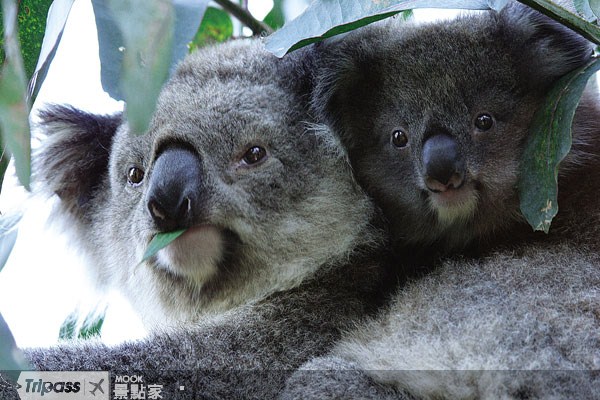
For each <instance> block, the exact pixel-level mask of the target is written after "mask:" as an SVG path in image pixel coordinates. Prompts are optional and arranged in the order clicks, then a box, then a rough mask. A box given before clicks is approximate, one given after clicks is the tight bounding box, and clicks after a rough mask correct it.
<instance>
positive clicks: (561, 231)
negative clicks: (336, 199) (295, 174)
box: [284, 4, 600, 399]
mask: <svg viewBox="0 0 600 400" xmlns="http://www.w3.org/2000/svg"><path fill="white" fill-rule="evenodd" d="M319 51H321V52H322V54H323V57H322V68H324V69H322V70H321V72H320V74H321V75H320V76H319V77H318V78H317V90H316V92H315V93H316V97H315V98H314V100H313V104H314V105H315V107H316V110H317V112H318V113H321V115H322V118H324V119H325V120H327V121H329V123H330V124H331V126H333V127H334V128H335V130H336V132H337V133H338V134H339V135H340V137H341V139H342V141H343V142H344V144H345V145H346V146H347V147H348V151H349V155H350V160H351V163H352V165H353V168H354V171H355V173H356V175H357V178H358V180H359V181H360V182H361V184H362V185H363V186H364V187H365V189H366V190H367V191H368V192H369V193H370V194H371V195H372V196H373V198H374V199H375V200H376V202H378V203H379V204H380V205H381V206H382V207H383V209H384V212H385V214H386V216H387V218H388V220H389V221H390V223H391V225H392V226H391V231H392V234H394V235H395V238H394V240H395V243H396V246H397V247H398V248H399V250H400V251H399V253H400V254H401V255H402V257H403V256H404V255H406V254H410V252H421V254H422V253H425V254H426V255H427V254H431V253H436V254H438V255H441V256H443V257H446V258H445V259H444V258H442V257H438V258H437V259H436V258H434V261H433V263H432V267H433V268H432V271H431V272H430V273H429V274H427V275H425V276H421V277H420V278H419V279H414V280H409V281H408V283H407V284H406V285H404V286H402V287H400V288H399V290H398V292H397V294H396V296H395V297H394V299H393V301H392V302H391V304H390V305H389V307H387V308H385V309H383V310H382V312H381V313H380V315H379V316H378V317H377V318H375V319H373V320H372V321H371V322H369V323H367V324H364V325H361V326H359V327H357V328H356V329H355V330H354V332H352V333H349V334H347V335H346V336H345V338H344V339H343V340H341V341H340V342H339V343H338V344H337V345H336V347H335V349H334V350H333V352H332V354H331V355H330V356H329V357H324V358H318V359H316V360H313V361H312V362H310V363H308V364H307V365H305V366H304V367H303V369H302V370H300V371H298V373H296V375H295V376H294V378H292V379H291V380H290V381H288V387H287V391H286V395H285V396H284V397H285V398H302V399H306V398H323V397H328V398H340V397H344V396H346V393H348V391H349V390H352V393H353V396H356V398H373V399H375V398H377V399H382V398H411V399H412V398H424V399H440V398H450V399H454V398H461V399H475V398H484V399H487V398H581V399H583V398H585V399H587V398H590V399H591V398H596V397H597V396H598V393H600V376H599V375H598V373H597V372H598V368H599V367H600V336H599V335H598V333H599V332H600V323H599V319H598V316H599V315H600V291H598V287H599V285H600V257H599V255H600V239H599V238H600V229H599V227H600V212H599V211H598V210H600V203H599V201H598V195H597V193H595V190H594V188H596V187H598V183H600V158H599V156H598V154H599V152H600V102H599V101H598V95H597V89H596V88H590V89H589V90H587V92H586V93H585V94H584V97H583V98H582V99H581V102H580V103H579V106H578V108H577V111H576V115H575V119H574V123H573V127H572V133H573V147H572V150H571V153H570V154H569V155H568V157H567V158H566V159H565V160H564V161H563V162H562V163H561V165H560V174H559V204H560V211H559V213H558V216H557V218H556V219H555V221H554V222H553V224H552V228H551V230H550V234H549V235H544V234H540V233H538V234H534V233H533V232H531V228H530V227H529V226H528V225H527V224H526V223H525V222H524V220H523V219H522V217H521V216H520V213H519V205H518V204H519V203H518V191H517V181H518V171H519V162H520V158H521V155H522V153H523V148H524V146H525V143H526V141H527V138H528V136H529V133H530V124H531V121H532V117H533V115H534V112H535V111H536V109H537V108H538V107H539V106H540V104H541V103H542V101H543V100H544V98H545V96H546V94H547V93H548V91H549V89H550V87H552V85H553V84H554V83H556V82H557V81H558V80H559V79H561V78H562V77H563V76H564V75H565V74H568V73H569V72H570V71H573V70H575V69H577V68H578V67H582V66H583V65H585V64H586V63H588V62H590V61H591V56H592V50H591V45H590V43H588V42H587V41H586V40H584V39H583V38H582V37H580V36H578V35H577V34H575V33H573V32H572V31H570V30H569V29H567V28H565V27H564V26H562V25H560V24H558V23H556V22H554V21H552V20H550V19H548V18H546V17H544V16H542V15H541V14H539V13H537V12H535V11H533V10H531V9H529V8H527V7H524V6H521V5H518V4H509V5H508V6H507V7H506V8H504V9H503V10H502V11H501V12H499V13H496V12H486V13H483V14H478V15H471V16H464V17H461V18H458V19H455V20H452V21H444V22H439V23H433V24H423V25H413V24H408V23H402V22H398V21H391V22H384V23H381V24H376V25H374V26H370V27H366V28H364V29H361V30H358V31H355V32H352V33H350V34H348V35H347V36H346V37H344V38H343V39H341V40H340V39H337V40H334V41H330V42H329V43H324V44H323V45H322V46H321V48H320V49H319ZM469 245H474V246H475V247H478V246H479V247H480V249H484V248H486V251H481V252H480V254H479V258H470V257H467V256H462V257H459V256H449V255H452V254H455V253H456V252H457V251H459V250H461V249H463V248H465V247H466V246H469ZM402 257H400V259H399V261H398V262H399V263H401V264H402V263H405V262H406V259H405V258H402ZM417 258H418V257H417ZM411 261H412V260H411ZM419 262H420V260H417V263H419ZM418 266H420V265H416V266H412V267H418ZM328 369H336V371H327V372H323V371H324V370H328Z"/></svg>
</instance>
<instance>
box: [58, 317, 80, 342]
mask: <svg viewBox="0 0 600 400" xmlns="http://www.w3.org/2000/svg"><path fill="white" fill-rule="evenodd" d="M78 319H79V312H78V311H73V312H72V313H71V314H69V315H68V316H67V318H65V320H64V321H63V323H62V325H61V326H60V329H59V331H58V338H59V339H60V340H72V339H75V331H76V329H77V321H78Z"/></svg>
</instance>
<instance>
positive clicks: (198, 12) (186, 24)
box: [92, 0, 209, 100]
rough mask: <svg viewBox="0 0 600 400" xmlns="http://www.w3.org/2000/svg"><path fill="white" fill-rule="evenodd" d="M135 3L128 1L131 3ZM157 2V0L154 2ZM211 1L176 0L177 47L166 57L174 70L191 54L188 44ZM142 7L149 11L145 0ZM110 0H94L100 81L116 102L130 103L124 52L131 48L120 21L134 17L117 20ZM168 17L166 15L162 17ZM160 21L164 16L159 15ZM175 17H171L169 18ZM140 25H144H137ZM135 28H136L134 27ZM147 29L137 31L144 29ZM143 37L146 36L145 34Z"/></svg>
mask: <svg viewBox="0 0 600 400" xmlns="http://www.w3.org/2000/svg"><path fill="white" fill-rule="evenodd" d="M131 1H132V0H128V2H131ZM152 1H153V2H156V0H152ZM208 3H209V0H173V1H172V6H173V8H174V20H175V23H174V25H173V28H172V30H173V29H174V30H173V41H172V44H173V48H172V52H171V56H168V55H165V57H166V58H165V59H164V60H165V61H167V60H168V61H169V66H170V70H171V71H173V69H174V68H175V65H176V64H177V63H178V62H179V61H180V60H181V59H182V58H183V57H185V55H186V54H188V51H189V49H188V44H189V42H190V41H191V40H192V38H193V37H194V34H195V33H196V32H197V31H198V27H199V26H200V21H202V16H203V15H204V11H205V10H206V7H207V6H208ZM136 4H139V6H140V7H143V8H147V7H149V5H146V4H145V3H144V2H143V1H139V0H138V3H136ZM109 5H110V4H109V1H108V0H92V6H93V8H94V16H95V19H96V27H97V29H98V45H99V54H100V65H101V69H100V80H101V82H102V87H103V88H104V90H105V91H106V92H107V93H108V94H109V95H110V96H111V97H112V98H114V99H117V100H127V99H126V96H125V92H124V90H123V87H122V86H121V81H122V80H123V67H122V66H123V58H124V57H123V56H124V54H125V53H124V52H123V49H126V48H127V44H126V42H125V39H124V36H123V35H122V34H121V29H120V25H121V23H119V22H118V21H121V22H122V23H127V22H131V19H132V18H133V16H131V15H128V14H127V12H126V11H125V12H124V13H123V15H121V16H120V17H119V18H117V14H115V13H113V10H112V8H111V7H109ZM162 17H164V16H162ZM156 18H157V19H158V20H160V19H161V15H156ZM169 18H171V17H169ZM135 25H136V26H139V25H140V24H135ZM132 28H134V27H132ZM143 28H144V27H139V28H134V29H139V30H140V31H142V30H143ZM142 36H143V34H142ZM152 40H153V39H151V38H148V42H149V44H150V46H151V45H152Z"/></svg>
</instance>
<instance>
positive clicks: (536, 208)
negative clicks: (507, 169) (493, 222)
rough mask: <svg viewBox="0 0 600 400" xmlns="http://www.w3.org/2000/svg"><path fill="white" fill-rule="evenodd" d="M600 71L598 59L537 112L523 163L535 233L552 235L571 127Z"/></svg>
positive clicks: (523, 187)
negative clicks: (591, 81)
mask: <svg viewBox="0 0 600 400" xmlns="http://www.w3.org/2000/svg"><path fill="white" fill-rule="evenodd" d="M598 70H600V59H594V60H592V61H591V62H589V63H588V64H587V65H585V66H584V67H582V68H579V69H577V70H575V71H573V72H571V73H570V74H568V75H566V76H565V77H563V78H562V79H560V80H559V81H558V82H557V83H556V84H555V85H554V86H553V88H552V89H551V90H550V92H549V93H548V96H547V98H546V101H545V102H544V104H542V106H541V107H540V109H539V110H538V111H537V112H536V114H535V116H534V119H533V122H532V132H531V135H530V136H529V140H528V142H527V144H526V147H525V151H524V154H523V160H522V162H521V175H520V180H519V193H520V198H521V212H522V213H523V215H524V216H525V218H526V219H527V221H528V222H529V224H530V225H531V227H532V228H533V229H534V230H543V231H544V232H546V233H547V232H548V230H549V229H550V224H551V222H552V219H553V218H554V216H555V215H556V213H557V212H558V204H557V194H558V187H557V180H558V165H559V163H560V162H561V161H562V160H563V159H564V158H565V156H566V155H567V153H568V152H569V150H570V149H571V124H572V123H573V116H574V115H575V109H576V108H577V105H578V104H579V100H580V99H581V95H582V93H583V90H584V89H585V86H586V83H587V82H588V80H589V78H590V77H591V76H592V75H593V74H594V73H596V72H597V71H598Z"/></svg>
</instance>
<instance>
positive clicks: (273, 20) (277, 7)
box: [263, 0, 285, 30]
mask: <svg viewBox="0 0 600 400" xmlns="http://www.w3.org/2000/svg"><path fill="white" fill-rule="evenodd" d="M263 22H264V23H265V24H267V25H269V26H270V27H271V28H272V29H273V30H277V29H279V28H281V27H282V26H283V24H284V23H285V15H284V13H283V0H273V8H272V9H271V11H269V13H268V14H267V15H266V16H265V19H263Z"/></svg>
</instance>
